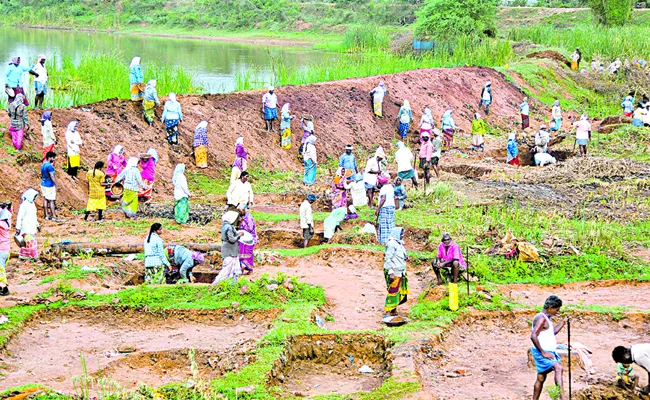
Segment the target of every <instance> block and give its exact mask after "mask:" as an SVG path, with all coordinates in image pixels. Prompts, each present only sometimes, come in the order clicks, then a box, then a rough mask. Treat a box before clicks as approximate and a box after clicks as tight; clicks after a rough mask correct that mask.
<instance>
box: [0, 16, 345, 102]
mask: <svg viewBox="0 0 650 400" xmlns="http://www.w3.org/2000/svg"><path fill="white" fill-rule="evenodd" d="M88 52H91V53H111V52H116V53H117V54H118V56H119V57H120V58H122V59H123V60H124V62H125V63H126V64H127V65H128V64H129V63H130V61H131V59H132V58H133V57H134V56H140V57H142V67H143V69H145V70H146V66H147V63H148V62H151V61H156V62H163V63H168V64H172V65H177V66H183V67H184V68H186V69H187V70H189V71H190V72H191V73H192V75H193V76H194V80H195V83H196V84H197V85H198V86H200V87H203V88H204V90H205V91H206V92H210V93H227V92H231V91H233V90H235V83H236V78H237V74H238V73H243V72H245V71H246V70H249V69H254V70H255V74H254V75H255V77H256V78H259V79H260V81H264V82H268V81H270V79H269V78H270V75H271V72H270V66H271V57H273V58H275V59H276V60H278V59H280V58H282V60H283V63H284V65H285V66H286V67H287V68H288V69H300V68H305V67H306V66H308V65H310V64H315V63H319V62H322V61H324V60H325V59H328V58H332V57H340V54H336V53H327V52H323V51H317V50H313V49H311V48H310V47H301V46H271V45H263V44H249V43H233V42H223V41H217V40H207V39H206V40H201V39H180V38H166V37H165V38H163V37H154V36H141V35H140V36H138V35H131V34H110V33H103V32H96V33H95V32H93V33H90V32H78V31H61V30H44V29H26V28H13V27H0V73H1V74H2V75H0V76H1V77H2V80H3V81H4V75H5V72H6V68H7V64H8V63H9V60H10V59H11V58H12V57H16V56H20V57H21V59H22V60H21V64H23V65H29V64H33V63H34V62H35V61H36V57H37V56H38V55H39V54H45V55H46V56H47V57H48V58H49V59H52V57H53V56H54V57H62V56H72V57H73V58H74V59H77V60H78V59H79V57H80V56H81V55H82V54H84V53H88ZM269 54H270V55H269ZM124 79H125V80H128V76H125V77H124Z"/></svg>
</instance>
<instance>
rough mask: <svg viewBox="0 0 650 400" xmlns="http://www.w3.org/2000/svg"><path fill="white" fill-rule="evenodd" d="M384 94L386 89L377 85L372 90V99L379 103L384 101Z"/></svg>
mask: <svg viewBox="0 0 650 400" xmlns="http://www.w3.org/2000/svg"><path fill="white" fill-rule="evenodd" d="M385 94H386V89H384V88H383V87H381V86H377V87H376V88H374V89H373V90H372V100H373V101H374V102H375V103H381V102H382V101H384V95H385Z"/></svg>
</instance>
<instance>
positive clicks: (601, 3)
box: [589, 0, 635, 26]
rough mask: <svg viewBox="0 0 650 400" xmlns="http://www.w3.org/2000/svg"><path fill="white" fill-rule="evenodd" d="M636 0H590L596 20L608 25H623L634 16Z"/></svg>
mask: <svg viewBox="0 0 650 400" xmlns="http://www.w3.org/2000/svg"><path fill="white" fill-rule="evenodd" d="M634 3H635V0H589V6H590V7H591V10H592V12H593V13H594V16H595V17H596V20H597V21H598V22H599V23H601V24H603V25H606V26H622V25H625V23H627V22H628V21H629V20H630V19H631V18H632V10H633V7H634Z"/></svg>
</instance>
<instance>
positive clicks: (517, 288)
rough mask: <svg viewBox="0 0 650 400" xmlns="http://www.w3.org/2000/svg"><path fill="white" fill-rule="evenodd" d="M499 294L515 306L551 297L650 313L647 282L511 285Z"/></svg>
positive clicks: (541, 302)
mask: <svg viewBox="0 0 650 400" xmlns="http://www.w3.org/2000/svg"><path fill="white" fill-rule="evenodd" d="M499 290H500V291H501V293H503V294H504V295H505V296H507V297H508V298H510V299H512V300H513V301H516V302H517V303H522V304H527V305H531V306H541V305H543V304H544V301H545V300H546V298H547V297H548V296H550V295H551V294H555V295H556V296H559V297H560V298H561V299H562V301H563V302H564V304H573V305H585V306H589V305H600V306H610V307H616V306H624V307H626V308H628V309H630V310H634V311H643V310H650V304H649V303H648V301H647V298H646V296H647V293H648V290H650V282H636V281H589V282H575V283H565V284H562V285H553V286H545V287H539V286H536V285H528V284H511V285H502V286H500V287H499Z"/></svg>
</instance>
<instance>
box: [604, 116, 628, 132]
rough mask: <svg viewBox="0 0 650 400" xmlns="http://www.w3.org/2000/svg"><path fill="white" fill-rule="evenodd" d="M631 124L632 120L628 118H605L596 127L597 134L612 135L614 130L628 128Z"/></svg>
mask: <svg viewBox="0 0 650 400" xmlns="http://www.w3.org/2000/svg"><path fill="white" fill-rule="evenodd" d="M631 122H632V119H631V118H628V117H621V116H617V117H607V118H605V119H604V120H602V122H601V123H600V125H598V132H600V133H604V134H608V133H612V132H613V131H614V130H616V129H617V128H620V127H621V126H628V125H629V124H630V123H631Z"/></svg>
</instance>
